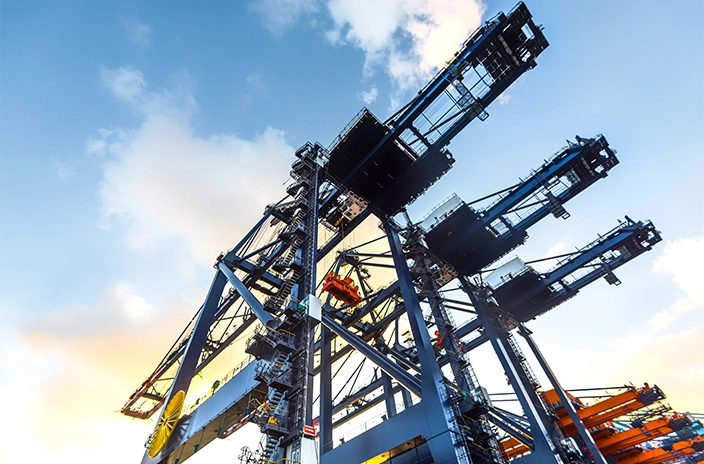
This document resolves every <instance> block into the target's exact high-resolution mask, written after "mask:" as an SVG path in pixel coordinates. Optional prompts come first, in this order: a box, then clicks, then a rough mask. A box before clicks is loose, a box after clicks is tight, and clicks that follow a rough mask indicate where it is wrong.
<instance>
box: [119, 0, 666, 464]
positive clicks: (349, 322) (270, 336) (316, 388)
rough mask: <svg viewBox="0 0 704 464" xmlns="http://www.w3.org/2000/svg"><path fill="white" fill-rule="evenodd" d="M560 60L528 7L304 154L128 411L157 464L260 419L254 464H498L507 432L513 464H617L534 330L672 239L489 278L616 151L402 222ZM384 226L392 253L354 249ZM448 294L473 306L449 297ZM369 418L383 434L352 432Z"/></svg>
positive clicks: (587, 148) (559, 158) (584, 152)
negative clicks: (489, 367) (220, 370)
mask: <svg viewBox="0 0 704 464" xmlns="http://www.w3.org/2000/svg"><path fill="white" fill-rule="evenodd" d="M547 46H548V43H547V41H546V40H545V38H544V36H543V33H542V29H541V28H540V27H538V26H536V25H535V23H534V22H533V20H532V17H531V14H530V12H529V11H528V9H527V7H526V6H525V5H524V4H523V3H519V4H518V5H517V6H516V7H515V8H514V9H513V10H512V11H511V12H509V13H508V14H503V13H500V14H499V15H497V16H496V17H494V18H492V19H491V20H489V21H487V22H486V23H484V24H483V25H482V26H481V27H480V28H479V29H478V30H477V31H476V32H475V33H474V34H472V35H471V36H470V37H469V39H468V40H467V41H466V42H465V43H464V44H463V45H462V47H461V49H460V50H459V51H458V52H457V53H456V54H455V56H454V57H453V59H452V60H451V61H450V62H449V63H448V64H447V66H446V67H444V68H443V69H442V70H441V71H440V72H439V73H438V74H437V75H436V76H435V77H434V78H433V79H432V80H431V81H430V83H429V84H428V85H427V86H425V87H424V88H423V89H422V90H421V91H420V92H419V93H418V95H417V96H416V97H415V98H413V100H411V101H410V102H409V103H408V104H407V105H405V106H404V107H403V108H402V109H401V110H399V111H398V112H397V113H396V114H394V115H392V116H391V117H390V118H389V119H387V120H386V121H384V122H381V121H380V120H379V119H377V118H376V117H375V116H374V115H373V114H372V113H371V112H370V111H369V110H367V109H363V110H362V111H361V112H359V114H358V115H357V116H356V117H355V118H353V120H352V121H351V122H350V123H349V125H348V126H347V128H345V130H343V132H342V133H341V134H340V135H339V136H338V137H337V139H336V140H335V141H334V142H333V143H332V145H331V146H330V147H328V148H324V147H323V146H322V145H320V144H318V143H306V144H305V145H304V146H302V147H301V148H299V149H298V150H297V151H296V153H295V155H296V160H295V161H294V162H293V164H292V166H291V172H290V175H291V181H290V183H289V184H288V186H287V187H286V196H285V197H284V198H283V199H281V200H280V201H278V202H277V203H274V204H271V205H269V206H267V208H266V209H265V211H264V215H263V216H262V218H261V219H260V220H259V221H258V222H257V223H256V224H255V225H254V227H253V228H252V229H251V230H250V231H249V232H248V233H247V234H246V235H245V236H244V237H243V238H242V239H241V240H240V242H239V243H238V244H236V245H235V246H234V247H233V248H231V249H230V250H229V251H227V252H226V253H221V254H220V256H218V257H217V259H216V262H215V264H214V267H215V269H216V271H215V275H214V278H213V282H212V284H211V287H210V289H209V291H208V294H207V297H206V299H205V301H204V303H203V304H202V306H201V307H200V308H199V309H198V311H197V313H196V315H195V316H194V318H193V319H192V320H191V322H190V323H189V324H188V326H187V327H186V328H185V329H184V331H183V332H182V334H181V335H180V336H179V337H178V339H177V340H176V342H175V343H174V344H173V345H172V347H171V348H170V349H169V350H168V352H167V354H166V356H164V358H163V359H162V361H161V362H160V363H159V365H158V366H157V368H156V369H155V370H154V372H153V373H152V374H151V375H150V376H149V377H148V378H147V379H146V380H145V381H144V382H143V383H142V385H141V386H140V387H139V388H138V389H137V390H136V391H135V392H134V393H133V394H132V395H131V396H130V398H129V399H128V401H127V402H126V404H125V405H124V407H123V409H122V412H123V413H124V414H126V415H128V416H131V417H135V418H142V419H144V418H148V417H151V416H153V415H154V414H155V413H156V412H157V411H159V410H160V409H162V412H161V413H160V418H159V420H158V423H157V425H156V428H155V431H154V433H153V434H152V436H151V437H150V439H149V440H148V443H147V450H146V452H145V455H144V458H143V460H142V462H143V463H169V464H178V463H181V462H183V461H185V460H186V459H188V458H189V457H191V456H192V455H193V454H195V453H196V452H198V450H200V449H202V448H203V446H206V445H207V444H208V443H210V442H211V441H213V440H215V439H216V438H224V437H227V436H230V435H231V434H233V433H236V432H237V430H239V429H240V428H241V427H242V426H243V425H244V424H246V423H248V422H252V423H256V424H258V425H259V427H260V430H261V431H262V433H263V436H264V440H263V442H262V443H261V444H260V446H259V448H257V449H255V450H252V449H250V448H247V449H244V450H243V451H242V453H241V455H240V459H241V461H242V462H244V463H254V462H257V463H265V462H266V463H284V462H286V463H304V464H308V463H313V462H323V463H331V462H335V463H339V464H342V463H359V462H368V463H373V462H386V461H388V462H394V463H411V462H414V463H415V462H438V463H439V462H442V463H469V462H473V463H502V462H505V459H506V447H505V446H503V448H502V446H501V445H500V443H499V441H500V438H501V434H503V433H506V434H508V435H509V436H510V437H511V438H509V440H511V439H515V440H516V441H517V442H518V443H520V446H523V447H525V450H524V451H526V450H527V451H528V452H523V453H521V454H522V455H521V456H516V458H515V460H516V462H528V463H530V462H540V463H549V462H554V463H560V462H568V461H570V462H585V463H586V462H590V461H592V460H593V461H594V462H605V461H604V457H603V455H602V454H601V453H600V452H599V450H598V448H597V446H596V444H595V442H594V439H593V438H592V437H591V435H590V434H589V433H588V432H587V431H586V427H587V426H588V425H585V422H586V423H587V424H588V420H587V418H586V417H585V418H584V420H583V419H582V418H581V417H580V416H579V415H578V413H577V412H576V410H575V408H574V407H573V406H570V403H569V402H568V401H567V400H566V398H567V397H566V396H565V395H566V394H565V392H564V391H563V390H562V388H561V387H560V385H559V383H558V382H557V379H555V378H554V375H552V373H551V371H550V369H549V366H548V365H547V362H546V361H545V359H544V358H543V357H542V355H540V353H539V350H538V349H537V346H536V345H535V342H534V341H533V340H532V337H531V335H530V331H529V330H528V329H527V327H525V325H524V323H525V322H527V321H529V320H531V319H533V318H535V317H536V316H538V315H540V314H542V313H544V312H545V311H547V310H549V309H551V308H553V307H555V306H557V305H559V304H560V303H562V302H564V301H565V300H567V299H568V298H570V297H572V296H574V295H575V294H576V293H577V292H578V291H579V290H580V289H582V288H583V287H585V286H586V285H588V284H589V283H592V282H594V281H595V280H597V279H598V278H599V277H602V276H603V277H605V279H606V280H607V282H609V283H618V281H617V279H616V278H615V276H614V275H613V270H614V269H616V268H617V267H619V266H621V265H623V264H625V263H626V262H628V261H630V260H631V259H633V258H635V257H637V256H638V255H640V254H642V253H643V252H645V251H648V250H650V249H651V248H652V246H653V245H654V244H655V243H657V242H658V241H660V235H659V233H658V231H657V230H656V229H655V227H654V226H653V225H652V224H651V223H650V222H637V221H632V220H630V219H628V218H626V221H625V222H624V223H621V224H620V225H619V226H618V227H617V228H616V229H614V230H613V231H611V232H609V233H608V234H607V235H606V236H603V237H600V238H599V239H598V240H596V241H595V242H593V243H592V244H590V245H588V246H587V247H585V248H583V249H581V250H578V251H577V252H575V253H574V254H572V255H570V256H569V257H568V258H567V259H566V260H563V261H561V262H559V263H558V265H557V267H556V268H555V269H554V270H552V271H550V272H547V273H542V274H541V273H538V272H535V271H533V270H531V269H530V268H529V267H521V269H520V270H518V271H517V270H516V269H514V268H515V265H512V266H513V267H511V269H512V271H511V272H504V271H506V268H505V267H503V266H501V267H499V268H498V269H497V270H495V271H494V273H493V274H491V275H493V276H494V277H497V275H498V277H497V279H498V280H497V279H493V280H492V278H491V276H490V275H489V273H488V271H487V267H488V266H490V265H491V264H492V263H495V262H497V260H499V259H501V258H502V257H503V256H505V255H506V254H507V253H508V252H509V251H511V250H512V249H514V248H515V247H517V246H519V245H520V244H522V243H523V242H524V241H525V240H526V239H527V229H528V228H529V227H531V226H532V225H534V224H535V223H537V222H538V221H540V220H542V219H544V218H546V217H547V216H549V215H553V216H555V217H558V218H563V219H566V218H567V217H568V216H569V214H567V212H566V210H565V208H564V206H563V205H564V203H565V202H567V201H568V200H569V199H571V198H573V197H574V196H575V195H577V194H578V193H581V192H582V191H584V190H585V189H586V188H587V187H589V186H591V185H593V184H594V183H595V182H596V180H599V179H601V178H604V177H606V175H607V173H608V171H609V170H610V169H611V168H613V167H614V166H616V165H617V164H618V160H617V159H616V157H615V151H614V150H612V149H611V148H610V147H609V145H608V143H607V142H606V140H605V138H604V137H603V136H597V137H594V138H590V139H584V138H580V137H577V138H576V141H575V142H570V144H569V146H568V147H565V148H564V149H562V150H560V151H559V152H558V154H557V155H555V156H553V157H552V158H551V159H550V160H549V161H548V162H546V163H545V164H544V165H543V166H541V167H540V168H539V169H538V170H537V171H535V172H533V173H532V174H531V175H530V176H529V177H528V178H526V179H524V180H521V181H520V182H519V183H518V184H516V185H514V186H512V187H509V188H508V189H505V190H503V191H501V192H499V193H498V194H497V195H498V200H497V201H496V202H495V203H494V204H492V205H489V206H487V207H486V208H481V209H474V208H473V207H472V206H471V204H466V203H464V202H461V201H460V200H459V199H458V198H456V197H454V198H455V199H454V200H453V201H452V202H450V203H445V204H444V205H442V206H441V207H440V209H436V210H434V211H433V212H431V213H430V215H429V216H428V217H427V218H426V219H425V220H422V221H419V222H414V221H413V220H412V219H411V218H410V216H409V215H408V213H407V212H406V209H405V207H406V206H407V205H408V204H409V203H410V202H412V201H413V200H414V199H416V198H417V197H419V196H420V195H422V194H423V192H425V191H426V190H427V189H428V188H429V187H430V186H431V185H432V184H434V183H435V182H436V181H438V179H439V178H440V177H442V176H443V175H444V173H446V172H447V171H448V170H449V169H451V168H452V167H453V165H454V164H455V158H454V157H453V155H452V154H451V153H450V152H449V150H448V149H447V146H448V144H449V143H450V141H451V140H452V138H453V137H454V136H455V135H456V134H457V133H459V131H461V130H462V129H463V128H464V127H465V126H466V125H467V124H469V123H470V122H471V121H473V120H475V119H480V120H484V119H486V118H487V117H488V114H487V112H486V108H487V107H488V106H489V105H490V104H491V102H493V101H494V100H495V99H496V98H498V96H499V95H501V93H502V92H504V91H505V90H506V89H507V88H508V87H509V86H510V85H511V84H512V83H513V82H515V80H516V79H518V78H519V77H520V76H521V75H522V74H523V73H524V72H525V71H527V70H529V69H531V68H532V67H534V66H535V65H536V62H535V59H536V58H537V56H538V55H540V53H541V52H542V51H543V50H545V48H546V47H547ZM486 198H489V197H486ZM486 198H485V199H486ZM481 200H484V199H481ZM474 203H476V202H474ZM474 203H473V204H474ZM372 215H373V216H375V217H376V218H377V219H378V220H379V221H380V222H381V224H380V227H381V229H382V234H381V236H380V237H379V238H377V239H372V238H371V237H369V238H370V239H369V240H366V239H365V240H366V241H364V243H355V244H350V243H349V236H350V233H351V232H352V231H353V230H355V229H356V228H357V227H358V226H359V225H360V224H362V223H363V222H364V221H366V220H368V219H369V220H371V216H372ZM400 216H402V219H401V218H400ZM401 222H403V224H401ZM328 260H332V265H330V267H329V268H328V269H324V271H323V272H320V271H321V270H323V267H324V265H323V263H324V262H326V261H328ZM389 273H390V274H389ZM382 275H383V276H386V277H388V276H391V278H392V280H391V282H390V283H385V284H381V279H383V278H384V277H382ZM485 277H486V279H485ZM490 281H492V282H494V283H493V284H490V283H488V282H490ZM450 282H454V285H455V287H454V288H453V290H454V291H459V292H460V296H459V297H455V298H451V297H449V296H448V295H449V294H450V292H449V290H447V288H448V286H449V284H450ZM453 314H454V315H453ZM459 314H462V317H463V321H462V324H458V323H457V322H456V318H455V315H459ZM516 331H517V332H518V333H519V334H520V335H522V336H523V337H524V338H525V339H526V341H527V342H528V344H529V345H530V346H531V349H532V350H533V351H534V353H535V354H536V357H537V358H538V360H539V362H540V364H541V367H542V368H543V370H544V371H545V372H546V374H547V375H548V378H549V379H550V382H551V384H552V387H553V388H554V389H555V391H556V392H557V393H556V394H557V395H558V397H559V398H560V399H561V400H564V401H563V404H564V405H565V406H564V407H565V408H566V409H567V410H568V414H569V418H570V419H571V420H572V424H573V426H574V427H575V429H576V433H578V434H579V436H580V437H581V438H582V442H583V444H584V448H583V449H575V448H574V447H570V446H569V442H566V441H565V439H566V437H565V435H566V434H567V433H568V432H563V431H561V429H560V427H561V424H562V426H563V427H566V430H567V429H568V428H569V427H568V426H569V424H568V422H569V421H568V420H567V419H564V420H563V421H564V424H563V423H562V422H559V421H557V420H556V419H555V417H557V416H556V415H555V414H554V412H553V411H551V410H550V409H549V408H548V407H547V406H546V404H545V403H544V402H543V401H542V400H541V397H540V394H539V388H540V385H539V384H538V383H537V380H535V376H534V375H533V374H532V372H531V369H530V366H528V363H527V361H526V358H525V356H523V354H522V353H521V351H520V348H519V347H518V344H517V343H516V342H515V340H514V337H513V333H514V332H516ZM486 341H490V342H491V344H492V346H493V347H494V349H495V351H496V354H497V356H498V358H499V360H500V362H501V363H502V365H503V366H504V369H505V370H506V373H507V376H508V377H509V379H510V381H511V385H512V388H514V391H516V394H517V396H518V398H519V401H520V402H521V406H522V408H523V411H524V414H523V416H520V418H518V419H517V418H516V417H512V416H511V415H510V414H508V413H506V412H505V411H502V410H500V409H498V408H496V407H494V406H493V405H492V404H491V401H490V398H489V395H488V394H487V392H486V390H484V389H483V388H482V387H481V385H480V383H479V380H478V379H477V377H476V375H475V373H474V371H473V369H472V366H471V363H470V356H471V352H472V350H473V349H474V348H475V347H477V346H479V345H480V344H482V343H484V342H486ZM238 342H245V343H244V344H245V348H244V350H243V351H244V352H243V353H240V355H241V356H242V357H243V358H244V359H243V360H242V363H241V364H240V365H239V366H238V367H237V368H236V369H235V370H233V371H232V372H230V373H229V374H227V375H226V376H225V377H223V378H221V379H217V380H216V381H215V382H214V383H213V386H212V388H211V389H210V391H209V392H208V394H207V395H205V396H204V397H203V398H199V399H198V400H196V403H195V404H193V405H191V406H187V407H186V406H184V401H185V397H186V396H187V395H186V393H187V392H188V391H189V387H190V385H191V381H192V379H193V377H194V376H196V375H198V374H199V373H202V372H203V371H204V369H205V368H206V367H207V366H208V365H209V364H210V363H211V362H212V361H213V360H214V359H216V358H217V356H218V355H220V354H222V353H223V352H225V350H227V349H228V347H230V346H232V345H233V343H238ZM446 366H447V367H446ZM377 412H382V414H381V415H380V416H379V417H377V418H374V417H376V416H374V417H372V418H370V416H373V415H374V414H376V413H377ZM361 420H364V421H365V422H366V423H367V424H371V425H369V426H368V427H367V428H368V430H365V431H363V432H361V433H360V432H359V431H354V430H352V431H349V430H348V431H345V429H346V427H348V426H349V424H351V423H353V422H355V421H361ZM565 424H567V425H565ZM500 431H501V432H500ZM503 443H504V445H506V441H505V440H504V442H503ZM517 446H518V445H517ZM502 451H503V455H502Z"/></svg>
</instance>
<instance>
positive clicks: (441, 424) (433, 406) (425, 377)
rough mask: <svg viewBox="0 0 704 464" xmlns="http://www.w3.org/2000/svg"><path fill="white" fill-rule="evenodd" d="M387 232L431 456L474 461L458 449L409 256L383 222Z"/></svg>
mask: <svg viewBox="0 0 704 464" xmlns="http://www.w3.org/2000/svg"><path fill="white" fill-rule="evenodd" d="M383 224H384V231H385V232H386V236H387V237H388V239H389V246H390V248H391V256H392V257H393V260H394V265H395V267H396V272H397V274H398V281H399V284H400V288H401V295H402V296H403V301H404V304H405V307H406V313H407V314H408V322H409V324H410V326H411V333H412V335H413V339H414V340H415V346H416V350H417V352H418V360H419V361H420V370H421V378H422V383H421V392H422V393H421V397H422V401H421V403H420V404H421V405H423V409H424V413H425V416H426V422H427V425H428V429H429V430H428V432H429V435H430V437H434V438H431V439H430V440H428V445H429V446H430V450H431V453H432V455H433V459H434V460H435V462H442V463H454V462H457V463H463V462H471V461H470V460H469V457H468V456H467V455H466V454H465V452H464V450H463V449H462V448H461V447H459V446H456V444H455V437H459V434H458V433H457V431H456V430H454V428H455V427H454V418H453V412H452V411H451V410H450V408H449V405H448V404H447V403H448V401H447V394H446V392H445V386H444V385H443V383H442V379H443V377H442V372H441V371H440V366H439V365H438V361H437V359H436V357H435V352H434V351H433V349H432V346H433V345H432V343H431V341H430V334H428V330H427V329H426V326H425V321H424V320H423V312H422V310H421V307H420V302H419V300H418V295H417V294H416V291H415V287H414V285H413V278H412V277H411V271H410V270H409V268H408V263H407V262H406V255H404V253H403V247H402V246H401V241H400V239H399V236H398V233H397V232H396V230H394V228H393V227H392V226H391V224H390V223H389V222H388V221H384V222H383Z"/></svg>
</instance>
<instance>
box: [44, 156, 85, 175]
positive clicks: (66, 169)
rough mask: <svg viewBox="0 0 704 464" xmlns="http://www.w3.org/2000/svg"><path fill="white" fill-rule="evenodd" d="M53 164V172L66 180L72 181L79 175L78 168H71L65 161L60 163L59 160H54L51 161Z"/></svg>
mask: <svg viewBox="0 0 704 464" xmlns="http://www.w3.org/2000/svg"><path fill="white" fill-rule="evenodd" d="M50 163H51V170H52V171H54V172H55V173H56V175H57V176H59V177H60V178H62V179H64V180H68V179H71V178H72V177H76V176H77V175H78V173H77V172H76V168H75V167H73V166H69V165H68V164H66V163H64V162H63V161H59V160H57V159H54V158H52V159H51V160H50Z"/></svg>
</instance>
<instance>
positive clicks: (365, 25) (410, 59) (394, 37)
mask: <svg viewBox="0 0 704 464" xmlns="http://www.w3.org/2000/svg"><path fill="white" fill-rule="evenodd" d="M327 8H328V11H329V13H330V16H331V17H332V19H333V21H334V27H333V28H332V29H331V30H329V31H328V34H327V37H328V40H330V41H331V42H333V43H348V44H351V45H353V46H356V47H358V48H360V49H361V50H362V51H363V52H364V54H365V58H366V60H365V73H366V74H367V75H371V74H373V73H374V72H375V70H376V69H377V68H381V69H383V71H384V72H386V74H387V75H388V76H389V77H390V78H391V80H392V82H393V84H394V87H395V89H396V95H395V96H394V97H392V100H394V99H398V98H400V95H401V94H402V93H403V92H406V91H408V90H409V89H414V88H417V87H418V86H419V85H421V84H422V83H423V82H424V81H426V80H427V79H428V78H429V77H431V76H432V75H433V74H434V73H435V72H436V71H437V69H438V68H439V67H441V66H443V65H444V63H445V61H447V60H449V59H450V58H452V54H453V53H454V52H455V51H456V50H457V48H458V46H459V45H460V44H461V43H462V42H463V41H464V40H466V39H467V37H468V36H469V34H470V32H472V31H473V30H474V29H476V28H477V27H478V26H479V24H480V23H481V19H482V16H483V14H484V11H485V9H486V8H485V5H484V4H483V3H482V2H481V1H476V0H472V1H465V2H457V1H454V0H404V1H401V0H391V1H382V2H379V1H375V0H363V1H360V0H331V1H330V2H328V4H327ZM392 106H394V104H393V103H392Z"/></svg>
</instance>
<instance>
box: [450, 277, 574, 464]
mask: <svg viewBox="0 0 704 464" xmlns="http://www.w3.org/2000/svg"><path fill="white" fill-rule="evenodd" d="M460 285H461V286H462V290H463V291H464V292H465V293H466V294H467V296H469V298H470V300H471V301H472V304H473V305H474V309H475V310H476V311H477V317H478V318H479V320H480V321H481V323H482V326H483V327H484V333H485V334H486V336H487V337H488V338H489V341H490V342H491V345H492V347H493V348H494V352H495V353H496V356H497V357H498V358H499V361H500V362H501V366H502V367H503V369H504V372H505V373H506V376H507V377H508V379H509V381H510V382H511V388H513V390H514V392H515V393H516V396H517V398H518V401H519V402H520V404H521V408H522V409H523V413H524V414H525V415H526V417H527V418H528V421H529V423H530V433H531V438H532V439H533V448H531V455H534V457H535V458H537V461H536V462H541V463H544V464H548V463H554V464H562V461H561V459H560V458H559V457H558V455H557V451H556V449H555V446H554V445H553V443H552V441H551V439H550V435H549V433H548V431H547V429H546V428H545V424H544V423H543V418H542V415H543V413H544V412H543V411H539V410H538V408H537V407H536V401H535V396H536V395H535V391H534V390H531V386H529V385H525V384H524V382H523V377H522V376H521V375H519V372H520V371H521V370H522V368H521V366H520V365H519V364H518V363H516V362H515V359H513V358H512V357H511V355H510V353H511V350H510V349H508V348H507V347H506V344H505V340H504V339H503V338H502V336H501V332H502V330H501V329H498V330H497V327H496V325H495V321H493V320H492V318H491V316H490V315H489V313H488V312H487V308H486V306H485V305H486V302H485V300H483V299H482V298H481V297H480V296H478V295H477V294H476V293H475V291H476V290H475V289H474V288H472V285H471V284H470V283H469V282H468V281H467V278H466V277H462V278H460Z"/></svg>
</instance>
